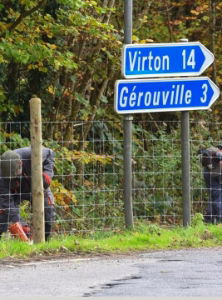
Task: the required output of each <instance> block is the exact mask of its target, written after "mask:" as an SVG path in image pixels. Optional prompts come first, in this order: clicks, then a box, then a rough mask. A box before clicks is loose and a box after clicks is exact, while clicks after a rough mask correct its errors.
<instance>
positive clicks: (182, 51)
mask: <svg viewBox="0 0 222 300" xmlns="http://www.w3.org/2000/svg"><path fill="white" fill-rule="evenodd" d="M213 61H214V55H213V53H211V52H210V51H209V50H208V49H207V48H206V47H205V46H204V45H202V44H201V43H200V42H190V43H166V44H164V43H163V44H138V45H136V44H130V45H125V46H124V47H123V52H122V74H123V76H124V77H125V78H147V77H167V76H168V77H169V76H198V75H200V74H202V73H203V72H204V70H206V68H207V67H209V66H210V65H211V64H212V63H213Z"/></svg>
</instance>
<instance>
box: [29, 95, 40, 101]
mask: <svg viewBox="0 0 222 300" xmlns="http://www.w3.org/2000/svg"><path fill="white" fill-rule="evenodd" d="M29 101H30V102H41V99H40V98H39V97H38V96H36V95H32V97H31V99H30V100H29Z"/></svg>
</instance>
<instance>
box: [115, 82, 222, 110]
mask: <svg viewBox="0 0 222 300" xmlns="http://www.w3.org/2000/svg"><path fill="white" fill-rule="evenodd" d="M219 94H220V91H219V89H218V87H217V86H216V85H215V84H214V83H213V82H212V81H211V80H210V79H209V78H208V77H193V78H174V79H173V78H164V79H138V80H118V81H116V85H115V110H116V111H117V113H119V114H132V113H147V112H150V113H151V112H167V111H188V110H203V109H208V108H209V107H210V106H211V105H212V104H213V103H214V102H215V101H216V99H217V98H218V97H219Z"/></svg>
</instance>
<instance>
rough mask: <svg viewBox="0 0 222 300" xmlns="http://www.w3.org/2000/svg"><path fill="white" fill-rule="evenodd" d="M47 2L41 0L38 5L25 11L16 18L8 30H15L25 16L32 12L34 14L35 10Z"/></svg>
mask: <svg viewBox="0 0 222 300" xmlns="http://www.w3.org/2000/svg"><path fill="white" fill-rule="evenodd" d="M45 3H46V0H41V1H40V2H39V3H38V4H37V5H36V6H34V7H33V8H31V9H30V10H27V11H23V12H22V13H21V14H20V16H19V17H18V18H17V19H16V20H15V22H14V23H12V24H11V25H10V26H9V28H8V30H9V31H10V32H11V31H13V30H14V29H15V28H16V27H17V26H18V25H19V24H20V23H21V22H22V20H23V19H24V18H26V17H28V16H30V15H31V14H33V13H34V12H35V11H37V10H38V9H39V8H41V6H43V5H44V4H45Z"/></svg>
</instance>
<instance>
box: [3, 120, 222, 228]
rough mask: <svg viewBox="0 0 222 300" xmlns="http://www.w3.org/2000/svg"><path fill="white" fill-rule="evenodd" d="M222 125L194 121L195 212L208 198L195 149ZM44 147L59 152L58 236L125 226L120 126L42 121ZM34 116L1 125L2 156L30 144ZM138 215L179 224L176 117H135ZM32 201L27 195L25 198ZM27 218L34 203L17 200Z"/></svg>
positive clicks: (214, 140)
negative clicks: (156, 119)
mask: <svg viewBox="0 0 222 300" xmlns="http://www.w3.org/2000/svg"><path fill="white" fill-rule="evenodd" d="M221 125H222V124H220V123H217V124H215V123H210V122H203V121H202V122H198V121H191V122H190V127H191V135H190V147H191V199H192V214H194V213H196V212H200V213H202V214H205V210H206V205H207V201H208V194H207V189H206V187H205V185H204V182H203V173H202V172H203V171H202V167H201V165H200V162H199V159H198V155H197V151H198V149H199V148H201V147H209V146H211V145H217V144H218V143H220V142H221V141H222V136H221V134H220V133H219V132H220V131H219V129H220V127H221ZM42 128H43V145H44V146H46V147H49V148H51V149H52V150H54V152H55V155H56V157H55V176H54V178H53V182H52V184H51V190H52V192H53V194H54V197H55V207H56V220H55V224H54V226H53V227H54V228H53V231H54V233H55V234H61V233H74V232H90V231H99V230H103V231H104V230H118V229H120V228H122V227H123V226H124V211H123V209H124V205H123V176H124V175H123V130H122V123H121V122H119V121H117V122H114V121H93V122H87V121H78V122H44V123H43V124H42ZM29 129H30V124H29V122H7V123H5V122H4V123H0V135H1V139H0V154H2V153H3V152H4V151H6V150H8V149H11V150H13V149H16V148H21V147H26V146H29V145H30V133H29ZM132 166H133V213H134V218H135V220H140V219H141V220H148V221H150V222H158V223H165V224H181V223H182V215H183V212H182V176H181V139H180V122H179V121H164V122H163V121H161V122H157V121H141V120H136V121H133V157H132ZM27 200H28V199H27ZM20 209H21V215H22V217H23V218H25V219H27V220H28V221H29V222H30V220H31V207H30V203H29V201H25V202H24V203H22V204H21V206H20Z"/></svg>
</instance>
